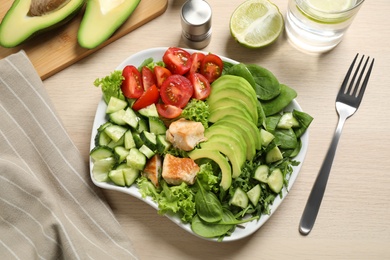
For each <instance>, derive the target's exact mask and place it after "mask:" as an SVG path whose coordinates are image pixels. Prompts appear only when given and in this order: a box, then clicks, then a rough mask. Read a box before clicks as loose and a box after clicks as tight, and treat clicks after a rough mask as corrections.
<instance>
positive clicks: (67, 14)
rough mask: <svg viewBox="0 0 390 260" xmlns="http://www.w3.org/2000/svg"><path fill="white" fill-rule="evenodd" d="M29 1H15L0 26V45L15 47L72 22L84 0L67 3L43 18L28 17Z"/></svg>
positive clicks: (71, 0) (73, 0)
mask: <svg viewBox="0 0 390 260" xmlns="http://www.w3.org/2000/svg"><path fill="white" fill-rule="evenodd" d="M30 3H31V0H15V1H14V2H13V4H12V6H11V8H10V9H9V10H8V12H7V13H6V14H5V16H4V18H3V20H2V22H1V24H0V45H1V46H3V47H5V48H13V47H16V46H18V45H20V44H22V43H24V42H25V41H27V40H28V39H30V38H32V37H35V36H36V35H38V34H41V33H44V32H46V31H51V30H53V29H55V28H58V27H59V26H61V25H64V24H65V23H67V22H69V21H70V20H72V19H73V18H74V17H75V16H76V15H77V14H78V13H79V12H80V11H81V9H82V8H83V6H84V4H85V0H70V1H69V3H67V4H66V5H64V6H63V7H61V8H60V9H58V10H57V11H53V12H52V13H50V14H46V15H43V16H34V17H31V16H28V13H29V9H30Z"/></svg>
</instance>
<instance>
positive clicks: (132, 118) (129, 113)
mask: <svg viewBox="0 0 390 260" xmlns="http://www.w3.org/2000/svg"><path fill="white" fill-rule="evenodd" d="M122 120H123V121H124V122H126V124H128V125H129V126H131V127H132V128H134V129H136V128H137V127H138V121H139V117H138V116H137V115H136V114H135V112H134V110H133V109H131V108H130V107H128V108H126V110H125V113H124V115H123V117H122Z"/></svg>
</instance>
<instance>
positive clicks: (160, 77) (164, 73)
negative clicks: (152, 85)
mask: <svg viewBox="0 0 390 260" xmlns="http://www.w3.org/2000/svg"><path fill="white" fill-rule="evenodd" d="M154 74H155V75H156V81H157V87H158V88H161V85H162V83H163V82H164V81H165V80H166V79H167V78H168V77H169V76H171V75H172V73H171V72H170V71H169V70H168V69H167V68H164V67H161V66H155V67H154Z"/></svg>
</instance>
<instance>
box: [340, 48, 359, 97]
mask: <svg viewBox="0 0 390 260" xmlns="http://www.w3.org/2000/svg"><path fill="white" fill-rule="evenodd" d="M358 55H359V53H358V54H356V56H355V58H354V59H353V61H352V64H351V66H349V69H348V72H347V74H346V75H345V77H344V80H343V83H342V84H341V87H340V90H339V93H345V89H346V88H347V85H348V80H349V77H350V76H351V72H352V69H353V67H354V66H355V62H356V59H357V57H358Z"/></svg>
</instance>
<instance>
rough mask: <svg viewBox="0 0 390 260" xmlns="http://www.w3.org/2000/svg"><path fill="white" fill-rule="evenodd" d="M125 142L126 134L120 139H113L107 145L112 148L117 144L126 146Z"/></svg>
mask: <svg viewBox="0 0 390 260" xmlns="http://www.w3.org/2000/svg"><path fill="white" fill-rule="evenodd" d="M124 143H125V135H123V136H122V137H121V138H120V139H119V140H118V141H116V142H115V141H114V140H111V141H110V142H109V143H108V144H107V146H108V147H111V148H112V149H114V148H115V147H117V146H124Z"/></svg>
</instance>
